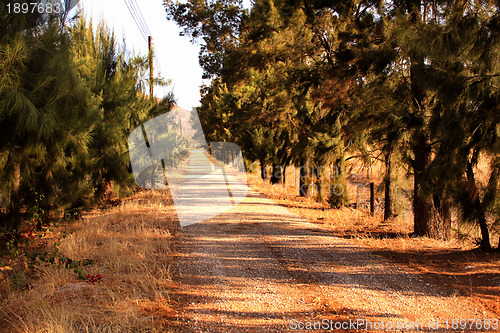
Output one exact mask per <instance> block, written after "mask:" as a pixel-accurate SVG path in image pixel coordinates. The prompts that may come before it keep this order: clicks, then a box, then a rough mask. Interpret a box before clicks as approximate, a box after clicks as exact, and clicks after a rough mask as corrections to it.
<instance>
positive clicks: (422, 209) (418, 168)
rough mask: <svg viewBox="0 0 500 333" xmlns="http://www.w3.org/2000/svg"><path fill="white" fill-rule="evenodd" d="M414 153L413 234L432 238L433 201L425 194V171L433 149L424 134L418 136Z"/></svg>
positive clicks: (420, 133)
mask: <svg viewBox="0 0 500 333" xmlns="http://www.w3.org/2000/svg"><path fill="white" fill-rule="evenodd" d="M413 153H414V161H413V173H414V184H413V225H414V230H413V233H414V234H415V235H417V236H430V233H431V232H430V229H431V224H432V221H431V209H432V201H431V197H430V195H429V194H428V193H425V187H426V185H427V184H426V179H425V171H426V169H427V166H428V164H429V160H430V154H431V148H430V145H429V141H428V138H427V136H426V135H425V134H424V133H422V132H419V133H417V134H416V137H415V144H414V146H413Z"/></svg>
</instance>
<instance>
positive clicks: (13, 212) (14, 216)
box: [5, 161, 21, 231]
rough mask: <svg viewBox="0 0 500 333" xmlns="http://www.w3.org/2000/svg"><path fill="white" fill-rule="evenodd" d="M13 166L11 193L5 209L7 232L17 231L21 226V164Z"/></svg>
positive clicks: (15, 163) (17, 163) (14, 163)
mask: <svg viewBox="0 0 500 333" xmlns="http://www.w3.org/2000/svg"><path fill="white" fill-rule="evenodd" d="M13 165H14V175H13V176H14V177H13V181H12V191H11V194H10V202H9V206H8V209H7V216H6V221H5V227H6V229H7V230H11V231H14V230H17V229H18V227H19V225H20V224H21V194H20V190H21V164H20V163H19V162H18V161H16V162H13Z"/></svg>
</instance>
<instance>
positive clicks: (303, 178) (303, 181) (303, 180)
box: [299, 162, 309, 197]
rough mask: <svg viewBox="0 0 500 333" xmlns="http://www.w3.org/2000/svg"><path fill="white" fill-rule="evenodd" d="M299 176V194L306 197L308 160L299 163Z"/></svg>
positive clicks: (307, 190)
mask: <svg viewBox="0 0 500 333" xmlns="http://www.w3.org/2000/svg"><path fill="white" fill-rule="evenodd" d="M299 176H300V182H299V195H300V196H301V197H306V196H307V193H308V192H309V183H308V178H309V163H308V162H305V163H303V162H302V163H300V168H299Z"/></svg>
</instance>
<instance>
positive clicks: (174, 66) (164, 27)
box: [80, 0, 202, 110]
mask: <svg viewBox="0 0 500 333" xmlns="http://www.w3.org/2000/svg"><path fill="white" fill-rule="evenodd" d="M80 3H81V5H82V6H83V9H84V11H85V12H86V15H87V17H88V16H89V15H91V17H92V18H93V20H94V21H97V20H99V19H100V18H103V19H104V21H105V22H107V24H108V25H109V26H110V27H113V28H114V30H115V33H116V36H117V38H118V39H119V40H120V41H121V40H122V37H123V36H125V40H126V44H127V49H128V50H134V51H135V52H136V53H139V54H142V55H147V53H148V44H147V41H145V40H144V38H143V37H142V35H141V33H140V31H139V29H138V28H137V26H136V24H135V22H134V20H133V18H132V15H131V14H130V12H129V11H128V9H127V6H126V4H125V0H81V1H80ZM136 3H137V4H138V5H139V7H140V10H141V12H142V15H143V17H144V20H145V21H146V23H147V26H148V27H149V30H150V31H151V34H152V36H153V44H154V48H155V51H156V54H157V58H158V60H159V62H160V67H161V74H162V76H163V77H164V78H167V79H171V80H172V85H171V86H170V87H169V88H167V89H166V90H163V91H162V90H160V89H158V88H156V91H155V92H154V94H155V96H157V97H163V96H164V95H165V94H166V92H167V91H169V90H172V89H173V91H174V95H175V98H176V99H177V105H179V106H180V107H182V108H184V109H188V110H190V109H191V107H193V106H197V105H199V100H200V92H199V89H200V86H201V84H202V79H201V75H202V70H201V68H200V66H199V64H198V52H199V47H198V46H197V45H193V44H191V43H190V42H189V39H188V38H186V37H180V36H179V31H180V29H179V28H178V27H177V26H176V24H175V23H173V22H171V21H167V19H166V18H165V17H166V14H165V9H164V8H163V5H162V3H163V1H162V0H136ZM146 38H147V37H146ZM158 67H159V66H158V65H157V64H155V72H157V70H158Z"/></svg>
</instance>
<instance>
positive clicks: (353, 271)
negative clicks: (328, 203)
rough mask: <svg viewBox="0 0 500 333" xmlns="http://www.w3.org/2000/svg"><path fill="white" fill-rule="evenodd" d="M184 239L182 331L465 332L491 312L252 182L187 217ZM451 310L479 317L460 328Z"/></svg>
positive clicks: (179, 293)
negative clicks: (238, 195) (219, 209)
mask: <svg viewBox="0 0 500 333" xmlns="http://www.w3.org/2000/svg"><path fill="white" fill-rule="evenodd" d="M180 244H181V248H180V256H179V257H178V258H177V264H176V266H175V272H176V295H175V296H174V299H177V301H178V302H179V303H178V309H177V313H176V314H175V316H176V318H175V319H176V320H175V329H177V330H178V331H180V332H288V331H290V332H294V331H305V330H301V329H300V328H309V327H311V328H318V330H317V331H319V330H320V329H321V328H322V329H323V331H329V330H330V329H331V331H336V332H358V331H365V330H366V329H367V330H368V331H377V329H379V328H382V327H383V328H387V327H390V326H392V327H393V328H392V329H390V330H388V331H395V332H400V331H405V332H409V331H419V332H422V331H423V332H440V331H451V330H452V328H456V329H455V330H454V331H458V332H460V331H481V330H482V329H479V328H480V327H484V326H483V324H484V320H485V319H494V317H493V316H494V314H491V313H488V312H486V311H485V310H484V309H483V308H482V307H481V306H480V305H474V304H467V299H466V297H464V296H459V295H457V294H456V291H454V290H448V289H445V288H442V287H440V286H435V285H430V284H429V283H426V282H425V281H424V280H423V279H422V278H421V277H420V276H418V275H415V274H410V273H406V272H405V271H403V270H402V269H401V268H399V267H396V266H395V265H394V264H392V263H390V262H387V261H386V260H384V259H382V258H380V257H376V256H374V255H372V254H371V253H370V251H368V250H367V249H364V248H361V247H356V246H355V245H353V243H352V242H350V241H349V240H346V239H341V238H337V237H333V236H332V235H331V234H329V232H328V231H327V230H323V229H322V227H321V226H320V225H315V224H311V223H308V222H307V221H304V220H303V219H301V218H299V217H298V216H296V215H294V214H292V213H290V212H289V211H287V210H286V209H285V208H283V207H281V206H277V205H275V204H274V203H273V202H272V201H271V200H269V199H266V198H263V197H262V196H261V195H258V194H257V193H255V192H252V191H250V192H249V196H248V197H247V198H246V199H245V200H244V201H243V202H242V203H241V204H240V205H239V206H237V207H235V208H234V209H233V210H231V211H229V212H226V213H224V214H222V215H219V216H217V217H215V218H212V219H210V220H208V221H205V222H202V223H198V224H193V225H189V226H187V227H184V228H183V229H182V235H181V240H180ZM453 319H472V320H476V321H469V322H468V323H467V329H466V330H462V329H460V325H461V324H460V323H459V322H458V323H457V322H453ZM479 319H480V320H481V322H479V321H477V320H479ZM429 320H430V321H431V326H429V325H430V324H429ZM436 320H439V323H438V324H439V327H440V329H436V328H437V326H436ZM446 320H448V322H446ZM318 322H319V323H318ZM478 323H479V324H478ZM319 324H321V325H319ZM462 324H463V322H462ZM447 325H448V326H447ZM497 325H498V324H497ZM405 326H406V328H403V327H405ZM471 326H472V327H471ZM494 326H495V322H494V321H492V322H491V328H490V329H489V330H488V331H491V330H492V328H494ZM398 327H399V328H398ZM446 327H448V329H446ZM485 331H486V330H485Z"/></svg>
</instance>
